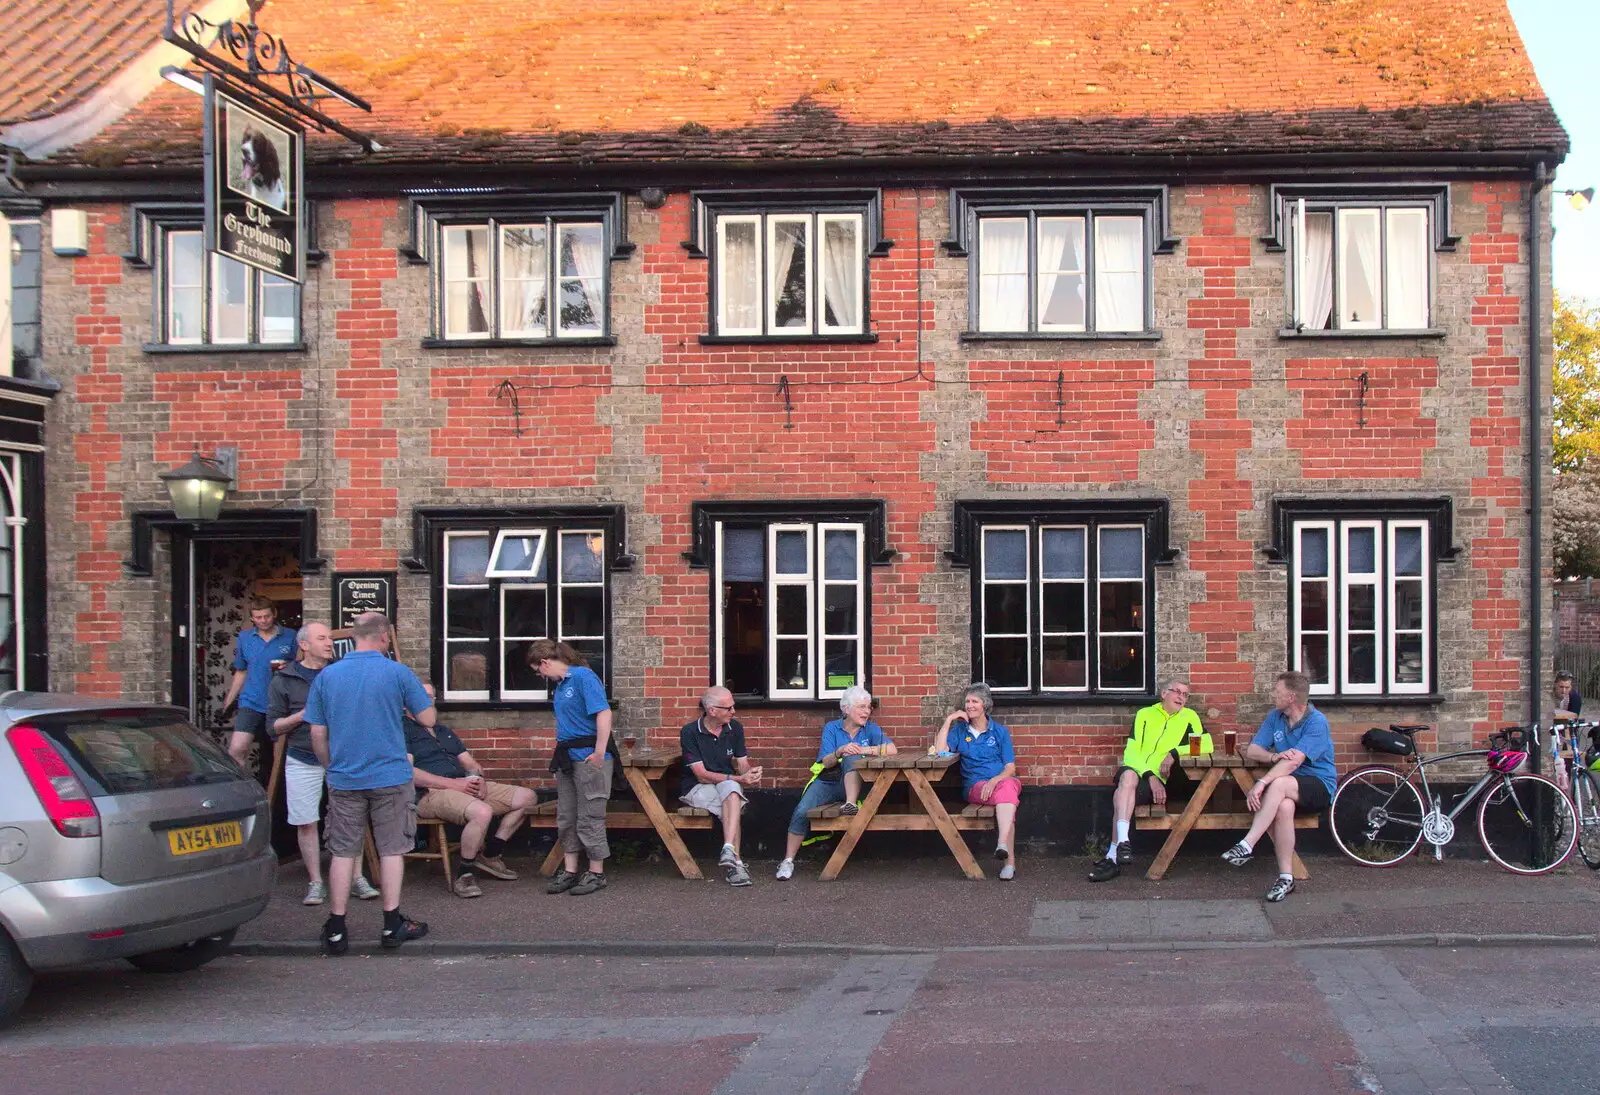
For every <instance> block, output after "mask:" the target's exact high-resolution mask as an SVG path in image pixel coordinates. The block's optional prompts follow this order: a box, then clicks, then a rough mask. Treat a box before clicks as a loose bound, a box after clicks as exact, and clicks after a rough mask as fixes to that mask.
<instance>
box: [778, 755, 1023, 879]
mask: <svg viewBox="0 0 1600 1095" xmlns="http://www.w3.org/2000/svg"><path fill="white" fill-rule="evenodd" d="M957 759H958V758H956V757H930V756H927V755H926V754H923V753H920V752H919V753H899V754H896V755H894V756H890V757H859V758H857V760H856V764H855V771H856V772H857V773H859V774H860V776H861V779H862V780H863V782H867V783H871V784H872V790H871V791H870V792H868V794H867V797H866V800H865V801H864V802H863V803H862V804H861V809H860V812H858V813H856V814H855V815H853V816H852V815H849V814H844V813H841V812H840V810H841V807H840V806H821V807H818V808H817V809H815V810H812V811H810V812H809V813H808V814H807V815H806V816H807V818H808V819H810V821H811V828H812V829H813V830H820V831H822V832H842V833H843V834H844V836H843V837H842V838H841V839H840V841H839V846H838V847H837V848H835V849H834V850H833V855H832V856H830V857H829V859H828V862H827V864H826V865H825V866H824V867H823V868H822V881H824V882H831V881H833V880H834V879H836V878H838V877H839V872H840V871H842V870H844V865H845V864H846V863H847V862H849V860H850V855H851V853H852V852H854V851H855V849H856V844H857V843H858V842H859V841H860V840H861V834H862V833H864V832H866V831H867V830H869V829H873V830H877V831H880V832H927V831H933V832H937V833H938V834H939V835H940V836H942V837H944V842H945V844H946V845H947V846H948V847H949V849H950V854H951V855H953V856H955V859H956V862H957V863H958V864H960V866H961V870H962V871H963V872H964V873H965V874H966V876H967V877H968V878H972V879H981V878H983V868H982V867H979V866H978V861H977V860H976V859H974V858H973V856H972V852H971V850H970V849H969V848H968V847H967V842H966V841H965V840H963V839H962V837H961V830H963V829H991V830H992V829H993V828H994V827H995V820H994V807H993V806H975V805H967V806H964V807H962V808H959V809H957V811H956V813H955V815H954V816H952V815H951V813H950V811H949V810H948V809H946V808H945V805H944V803H943V802H941V801H940V800H939V794H938V792H937V791H936V790H934V787H933V781H935V780H938V779H940V778H942V777H943V776H944V774H945V773H946V772H947V771H949V769H950V768H951V766H952V765H954V764H955V763H956V761H957ZM930 776H931V777H932V780H930V778H929V777H930ZM896 783H903V784H905V785H906V786H907V787H909V788H910V791H911V794H910V796H909V801H908V802H906V803H904V804H898V803H896V804H889V805H886V804H885V802H884V799H885V798H886V797H887V796H888V794H889V788H891V787H893V786H894V785H895V784H896Z"/></svg>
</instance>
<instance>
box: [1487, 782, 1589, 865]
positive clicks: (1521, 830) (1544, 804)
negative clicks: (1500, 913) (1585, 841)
mask: <svg viewBox="0 0 1600 1095" xmlns="http://www.w3.org/2000/svg"><path fill="white" fill-rule="evenodd" d="M1478 839H1479V840H1481V841H1483V848H1484V851H1486V852H1488V853H1489V858H1491V859H1493V860H1494V861H1495V862H1496V863H1498V864H1500V866H1502V867H1504V868H1505V869H1506V870H1508V871H1515V872H1516V873H1517V874H1544V873H1545V872H1546V871H1553V870H1555V869H1556V868H1557V867H1559V866H1561V864H1562V863H1563V862H1565V861H1566V858H1567V856H1569V855H1571V854H1572V849H1573V846H1574V845H1576V844H1577V842H1578V817H1577V814H1576V813H1575V812H1574V811H1573V809H1572V800H1571V799H1569V798H1568V797H1567V796H1566V795H1565V794H1563V793H1562V791H1561V788H1559V787H1557V786H1556V785H1555V784H1554V783H1551V782H1550V781H1549V780H1548V779H1546V778H1545V777H1543V776H1535V775H1531V774H1529V773H1523V774H1522V775H1518V776H1510V777H1507V778H1506V779H1502V780H1501V781H1500V782H1498V783H1491V784H1490V785H1489V786H1488V788H1487V789H1486V790H1485V791H1484V792H1483V796H1482V797H1481V798H1480V799H1479V800H1478Z"/></svg>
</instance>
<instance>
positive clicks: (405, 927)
mask: <svg viewBox="0 0 1600 1095" xmlns="http://www.w3.org/2000/svg"><path fill="white" fill-rule="evenodd" d="M395 911H396V912H397V913H398V912H399V910H398V909H397V910H395ZM385 919H387V914H385ZM427 934H428V925H426V924H424V923H423V922H422V921H420V920H408V919H407V918H406V916H405V914H404V913H400V923H399V924H398V925H396V926H395V927H393V928H384V929H383V934H382V935H380V936H378V942H379V943H380V944H381V945H382V946H383V949H384V950H386V951H392V950H394V949H395V948H396V947H398V946H399V945H400V944H402V943H409V942H411V941H412V940H413V939H421V938H422V937H423V936H425V935H427Z"/></svg>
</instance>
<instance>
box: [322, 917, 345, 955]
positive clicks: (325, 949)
mask: <svg viewBox="0 0 1600 1095" xmlns="http://www.w3.org/2000/svg"><path fill="white" fill-rule="evenodd" d="M349 949H350V936H349V934H348V933H347V932H346V930H345V928H344V926H343V925H342V924H335V923H334V920H333V917H331V916H330V917H328V919H326V920H324V921H323V922H322V953H323V954H326V955H327V956H328V957H329V958H337V957H338V956H339V955H341V954H343V953H344V952H345V951H347V950H349Z"/></svg>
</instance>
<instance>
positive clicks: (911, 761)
mask: <svg viewBox="0 0 1600 1095" xmlns="http://www.w3.org/2000/svg"><path fill="white" fill-rule="evenodd" d="M960 759H961V758H960V757H956V756H948V757H930V756H929V755H928V754H927V753H920V752H918V753H913V752H905V753H896V754H894V755H893V756H889V757H857V758H856V769H857V770H858V771H859V770H860V769H862V768H872V769H879V768H897V769H900V770H902V771H904V770H905V769H907V768H922V769H925V770H929V771H934V770H937V771H940V772H942V771H944V770H945V769H946V768H948V767H950V766H951V765H952V764H954V763H955V762H956V761H958V760H960Z"/></svg>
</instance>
